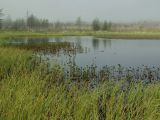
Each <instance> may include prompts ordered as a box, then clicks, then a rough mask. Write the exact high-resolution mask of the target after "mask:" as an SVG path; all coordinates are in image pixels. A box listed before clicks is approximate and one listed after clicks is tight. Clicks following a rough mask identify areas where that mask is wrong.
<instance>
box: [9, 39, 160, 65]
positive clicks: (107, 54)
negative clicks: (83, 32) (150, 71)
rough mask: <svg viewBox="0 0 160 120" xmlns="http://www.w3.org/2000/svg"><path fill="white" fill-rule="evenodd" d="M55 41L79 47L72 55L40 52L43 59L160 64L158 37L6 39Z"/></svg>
mask: <svg viewBox="0 0 160 120" xmlns="http://www.w3.org/2000/svg"><path fill="white" fill-rule="evenodd" d="M55 42H56V43H61V42H69V43H72V44H74V46H76V48H81V49H80V50H77V51H76V53H74V54H72V55H68V54H64V53H63V52H59V53H58V54H51V53H48V54H43V56H42V57H43V58H44V59H48V60H49V61H50V62H54V63H55V62H56V63H60V64H65V63H66V62H68V61H69V60H72V62H74V64H76V65H78V66H82V67H83V66H86V65H91V64H96V65H97V66H98V67H102V66H105V65H109V66H111V65H118V64H121V65H122V66H126V67H129V66H132V67H134V66H136V67H138V66H142V65H146V66H158V65H160V40H126V39H125V40H123V39H106V38H96V37H91V36H83V37H82V36H66V37H50V38H19V39H18V38H15V39H11V40H9V43H12V44H13V45H17V44H19V45H21V44H26V45H29V44H38V43H42V44H43V43H55Z"/></svg>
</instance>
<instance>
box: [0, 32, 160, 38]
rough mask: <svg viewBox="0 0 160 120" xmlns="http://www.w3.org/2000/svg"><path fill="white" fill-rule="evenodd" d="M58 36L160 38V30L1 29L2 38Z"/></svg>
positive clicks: (0, 36)
mask: <svg viewBox="0 0 160 120" xmlns="http://www.w3.org/2000/svg"><path fill="white" fill-rule="evenodd" d="M54 36H55V37H56V36H57V37H58V36H95V37H99V38H108V39H158V40H159V39H160V32H159V31H157V32H107V31H81V32H80V31H74V32H36V31H34V32H31V31H0V39H1V40H3V39H7V38H12V37H54Z"/></svg>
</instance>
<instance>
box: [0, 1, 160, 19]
mask: <svg viewBox="0 0 160 120" xmlns="http://www.w3.org/2000/svg"><path fill="white" fill-rule="evenodd" d="M0 8H3V9H4V13H5V14H7V15H10V16H11V17H12V18H20V17H25V16H26V11H27V10H28V11H29V13H34V14H35V15H36V16H38V17H42V18H48V19H49V20H52V21H53V20H54V21H56V20H60V21H74V20H75V19H76V18H77V17H78V16H81V18H82V19H83V20H86V21H91V20H92V19H94V18H96V17H98V18H100V19H101V20H104V19H106V20H110V21H114V22H134V21H144V20H155V21H160V13H159V12H160V0H0Z"/></svg>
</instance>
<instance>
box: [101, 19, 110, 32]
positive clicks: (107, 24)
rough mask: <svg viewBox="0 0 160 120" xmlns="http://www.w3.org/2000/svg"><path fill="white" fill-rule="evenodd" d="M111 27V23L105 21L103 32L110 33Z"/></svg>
mask: <svg viewBox="0 0 160 120" xmlns="http://www.w3.org/2000/svg"><path fill="white" fill-rule="evenodd" d="M111 27H112V23H111V22H107V21H104V23H103V26H102V30H103V31H110V30H111Z"/></svg>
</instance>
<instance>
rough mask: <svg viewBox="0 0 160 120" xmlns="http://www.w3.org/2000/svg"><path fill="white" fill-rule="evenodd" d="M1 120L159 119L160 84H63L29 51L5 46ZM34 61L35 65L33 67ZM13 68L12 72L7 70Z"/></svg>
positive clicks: (0, 60)
mask: <svg viewBox="0 0 160 120" xmlns="http://www.w3.org/2000/svg"><path fill="white" fill-rule="evenodd" d="M0 51H1V52H0V69H1V71H0V73H1V78H0V120H102V119H106V120H159V119H160V83H157V84H149V85H143V84H141V83H138V84H137V83H133V84H131V85H128V86H127V87H125V89H122V86H123V81H119V82H111V81H108V80H106V81H105V82H103V83H100V84H99V85H98V86H97V87H96V88H95V89H91V88H89V87H88V83H87V82H86V81H84V82H82V83H73V82H70V81H69V80H66V81H64V82H58V80H60V79H61V77H63V73H62V72H61V69H59V68H58V67H55V68H54V70H53V72H51V73H50V74H48V73H46V71H45V65H42V64H39V63H35V60H33V59H31V55H32V53H31V52H30V51H25V50H20V49H16V48H5V47H0ZM33 64H35V66H36V67H35V66H34V65H33ZM8 69H9V70H10V72H9V74H8V73H7V71H8Z"/></svg>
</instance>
